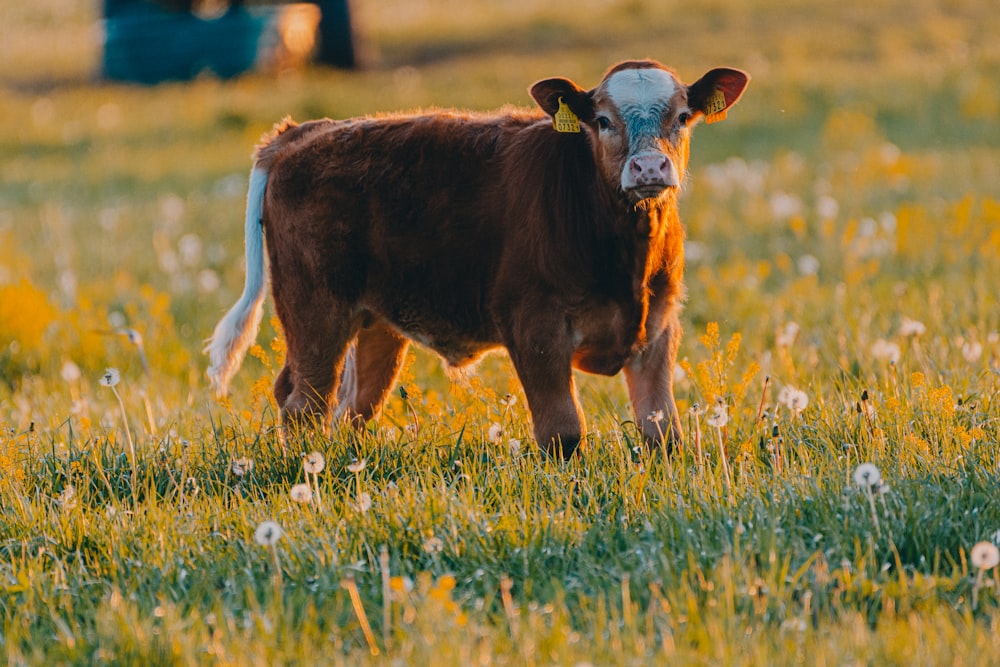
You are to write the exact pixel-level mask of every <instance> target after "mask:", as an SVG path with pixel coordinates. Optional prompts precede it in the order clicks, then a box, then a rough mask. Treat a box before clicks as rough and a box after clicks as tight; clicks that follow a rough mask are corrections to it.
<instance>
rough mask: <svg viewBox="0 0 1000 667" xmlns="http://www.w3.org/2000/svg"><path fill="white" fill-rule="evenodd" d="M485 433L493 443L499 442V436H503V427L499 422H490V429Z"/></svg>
mask: <svg viewBox="0 0 1000 667" xmlns="http://www.w3.org/2000/svg"><path fill="white" fill-rule="evenodd" d="M486 435H487V437H488V438H489V439H490V442H492V443H493V444H498V443H499V442H500V438H501V436H503V427H502V426H500V424H497V423H496V422H493V423H492V424H490V429H489V431H488V432H487V434H486Z"/></svg>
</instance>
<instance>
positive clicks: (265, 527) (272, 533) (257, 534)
mask: <svg viewBox="0 0 1000 667" xmlns="http://www.w3.org/2000/svg"><path fill="white" fill-rule="evenodd" d="M283 534H284V531H283V530H282V529H281V526H279V525H278V523H277V522H275V521H262V522H261V524H260V525H259V526H257V530H255V531H254V534H253V538H254V540H256V542H257V544H259V545H261V546H262V547H273V546H274V545H275V544H277V543H278V540H280V539H281V536H282V535H283Z"/></svg>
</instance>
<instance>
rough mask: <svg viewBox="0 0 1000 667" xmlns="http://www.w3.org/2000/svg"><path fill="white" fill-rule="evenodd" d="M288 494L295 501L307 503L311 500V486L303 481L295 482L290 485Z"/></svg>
mask: <svg viewBox="0 0 1000 667" xmlns="http://www.w3.org/2000/svg"><path fill="white" fill-rule="evenodd" d="M289 495H290V496H291V497H292V500H294V501H295V502H297V503H302V504H305V503H308V502H311V501H312V488H311V487H310V486H309V485H308V484H305V483H302V484H296V485H294V486H293V487H292V490H291V491H290V492H289Z"/></svg>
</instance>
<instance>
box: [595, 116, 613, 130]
mask: <svg viewBox="0 0 1000 667" xmlns="http://www.w3.org/2000/svg"><path fill="white" fill-rule="evenodd" d="M597 127H599V128H601V129H602V130H608V129H611V119H609V118H607V117H606V116H598V117H597Z"/></svg>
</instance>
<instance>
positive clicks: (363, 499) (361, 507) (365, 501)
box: [356, 491, 372, 514]
mask: <svg viewBox="0 0 1000 667" xmlns="http://www.w3.org/2000/svg"><path fill="white" fill-rule="evenodd" d="M371 508H372V496H371V494H370V493H368V492H367V491H366V492H364V493H362V494H361V495H360V496H358V504H357V506H356V509H357V510H358V511H359V512H360V513H362V514H365V513H367V512H368V510H370V509H371Z"/></svg>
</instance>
